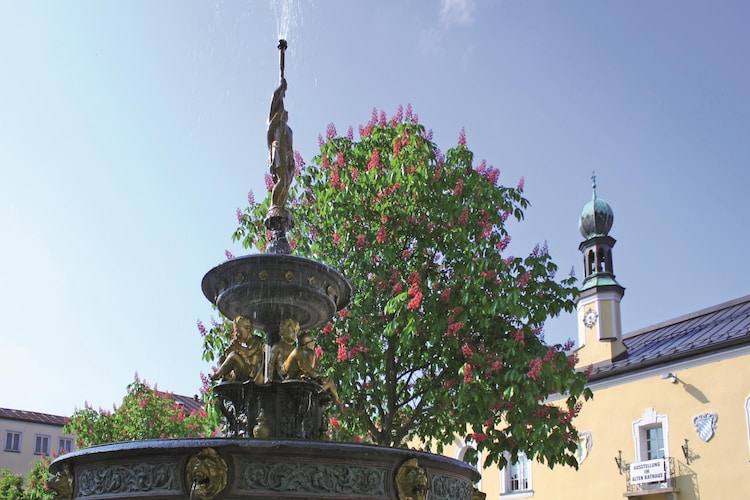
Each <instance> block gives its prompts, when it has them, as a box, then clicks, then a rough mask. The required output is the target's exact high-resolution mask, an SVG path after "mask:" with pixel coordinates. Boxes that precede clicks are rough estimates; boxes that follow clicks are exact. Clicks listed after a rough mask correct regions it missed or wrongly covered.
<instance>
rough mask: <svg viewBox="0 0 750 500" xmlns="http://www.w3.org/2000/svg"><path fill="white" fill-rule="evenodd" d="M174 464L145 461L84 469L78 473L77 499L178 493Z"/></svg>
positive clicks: (177, 476) (175, 465) (175, 466)
mask: <svg viewBox="0 0 750 500" xmlns="http://www.w3.org/2000/svg"><path fill="white" fill-rule="evenodd" d="M178 478H179V473H178V471H177V464H176V463H175V462H150V463H149V462H142V463H134V464H123V465H109V466H103V467H88V468H85V467H84V468H82V469H81V470H80V471H78V472H77V477H76V480H77V486H78V494H77V495H76V498H86V497H94V496H104V495H109V496H110V497H112V498H114V497H116V496H118V495H129V494H133V493H149V494H152V495H153V494H157V493H166V492H179V491H180V485H179V481H178Z"/></svg>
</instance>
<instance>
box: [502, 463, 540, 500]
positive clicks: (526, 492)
mask: <svg viewBox="0 0 750 500" xmlns="http://www.w3.org/2000/svg"><path fill="white" fill-rule="evenodd" d="M505 458H506V459H507V460H508V464H507V465H506V466H505V467H503V468H502V469H500V496H501V498H503V499H506V498H525V497H530V496H533V495H534V489H533V483H532V476H533V474H532V470H531V469H532V468H531V460H529V458H528V457H527V456H526V454H525V453H523V452H519V453H518V462H516V463H515V464H514V465H511V463H510V453H507V452H506V453H505ZM519 466H521V467H523V468H524V469H525V470H526V472H527V474H526V476H527V477H526V486H527V487H526V488H524V489H518V490H513V489H511V488H512V476H511V475H512V474H513V470H514V469H516V468H517V467H519Z"/></svg>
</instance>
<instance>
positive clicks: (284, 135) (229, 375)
mask: <svg viewBox="0 0 750 500" xmlns="http://www.w3.org/2000/svg"><path fill="white" fill-rule="evenodd" d="M286 48H287V44H286V41H284V40H280V42H279V46H278V49H279V58H280V64H279V66H280V75H281V78H280V80H281V81H280V85H279V87H278V88H277V89H276V91H275V92H274V94H273V98H272V102H271V111H270V114H269V122H268V135H267V139H268V148H269V160H268V163H269V168H270V171H271V174H272V177H273V180H274V187H273V190H272V192H271V197H272V198H271V206H270V209H269V211H268V214H267V217H266V219H265V225H266V228H267V229H268V230H269V231H270V232H271V234H272V237H271V241H270V242H269V244H268V245H267V250H266V253H263V254H254V255H247V256H244V257H238V258H234V259H232V260H228V261H226V262H224V263H222V264H220V265H218V266H216V267H215V268H213V269H212V270H210V271H209V272H208V273H207V274H206V275H205V276H204V278H203V282H202V289H203V293H204V295H205V296H206V297H207V298H208V299H209V300H210V301H211V302H212V303H213V304H215V305H216V306H217V307H218V309H219V311H221V313H222V314H223V315H224V316H226V317H227V318H232V319H234V320H235V331H236V337H237V339H235V341H233V343H232V344H231V345H230V347H229V349H227V353H225V356H224V357H223V358H222V359H221V361H222V365H221V367H220V368H219V371H218V372H217V373H216V375H215V376H214V378H215V379H217V380H220V382H219V383H218V384H217V385H216V386H215V388H214V392H215V395H216V397H217V400H218V402H219V403H218V407H219V410H220V411H221V413H222V414H223V416H224V418H225V427H224V435H225V437H223V438H211V439H208V438H206V439H163V440H146V441H133V442H127V443H114V444H108V445H102V446H95V447H91V448H87V449H82V450H77V451H75V452H72V453H69V454H67V455H63V456H61V457H59V458H57V459H56V460H54V461H53V462H52V463H51V464H50V473H51V474H52V477H51V478H50V480H49V482H48V484H49V486H50V488H51V489H52V490H53V491H55V492H56V494H57V498H60V499H66V500H67V499H73V498H76V499H79V498H89V499H97V500H98V499H144V498H159V499H168V498H189V499H199V500H212V499H240V498H254V499H264V498H273V499H354V500H358V499H361V500H365V499H370V500H376V499H377V500H379V499H398V500H427V499H429V500H471V499H472V498H478V497H483V496H482V495H481V494H479V493H477V492H476V490H475V489H474V488H473V484H474V483H475V482H476V481H477V480H478V479H479V474H478V473H477V471H476V470H475V469H473V468H472V467H470V466H468V465H467V464H464V463H463V462H460V461H457V460H453V459H449V458H446V457H443V456H439V455H433V454H430V453H426V452H420V451H414V450H409V449H397V448H386V447H379V446H373V445H365V444H355V443H337V442H330V441H327V434H328V432H327V431H328V426H327V422H328V419H327V417H326V412H327V411H328V409H329V408H330V407H331V406H332V405H333V404H337V405H339V406H340V407H342V408H343V407H344V403H342V402H341V401H339V399H338V394H337V392H336V388H335V383H334V382H333V381H331V380H328V379H327V378H325V377H323V376H322V375H321V374H319V373H318V372H317V371H316V370H315V368H314V363H313V362H312V359H311V357H310V354H311V353H312V348H311V346H314V339H313V338H312V335H311V334H310V333H309V331H310V330H314V329H316V328H319V327H320V326H322V325H324V324H325V323H327V322H328V321H330V320H331V318H332V317H333V315H334V314H335V313H336V311H338V310H340V309H342V308H343V307H346V305H347V304H348V303H349V300H350V298H351V296H352V288H351V285H350V284H349V282H348V280H347V279H346V278H345V277H344V276H343V275H341V273H339V272H338V271H337V270H336V269H333V268H332V267H330V266H328V265H326V264H324V263H321V262H316V261H313V260H310V259H306V258H303V257H298V256H295V255H292V252H291V248H290V245H289V243H288V241H287V238H286V234H287V231H288V230H290V229H291V228H293V227H294V220H293V217H292V214H291V212H290V211H289V210H288V209H287V208H286V198H287V192H288V189H289V186H290V184H291V182H292V180H293V175H294V158H293V149H292V130H291V129H290V128H289V125H288V123H287V121H288V114H287V111H286V109H285V107H284V96H285V93H286V90H287V82H286V79H285V77H284V57H285V51H286ZM255 329H257V330H261V331H263V332H264V333H265V337H266V338H265V342H264V341H263V339H262V338H261V337H260V336H258V335H256V334H254V333H253V330H255ZM473 495H474V496H473Z"/></svg>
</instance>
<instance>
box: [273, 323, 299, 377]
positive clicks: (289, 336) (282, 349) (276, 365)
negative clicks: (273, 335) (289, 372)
mask: <svg viewBox="0 0 750 500" xmlns="http://www.w3.org/2000/svg"><path fill="white" fill-rule="evenodd" d="M298 333H299V322H298V321H296V320H293V319H292V318H287V319H285V320H284V321H282V322H281V325H279V336H280V337H281V338H280V339H279V341H278V342H276V344H275V345H274V346H273V349H271V360H270V361H269V370H268V377H269V378H270V379H272V380H284V379H286V378H287V376H286V371H285V370H284V362H285V361H286V359H287V358H288V357H289V355H290V354H291V353H292V351H293V350H294V349H295V348H296V346H297V334H298Z"/></svg>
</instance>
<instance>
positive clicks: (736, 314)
mask: <svg viewBox="0 0 750 500" xmlns="http://www.w3.org/2000/svg"><path fill="white" fill-rule="evenodd" d="M623 342H624V343H625V347H626V348H627V352H625V353H624V354H622V355H621V356H619V357H617V358H615V359H614V360H613V362H611V363H610V362H605V363H599V364H596V365H594V366H593V370H592V372H591V376H590V377H589V380H591V381H594V380H601V379H605V378H609V377H613V376H616V375H619V374H623V373H627V372H633V371H638V370H641V369H644V368H648V367H652V366H658V365H662V364H667V363H671V362H674V361H677V360H684V359H690V358H695V357H699V356H701V355H704V354H708V353H715V352H720V351H722V350H726V349H730V348H733V347H738V346H743V345H750V295H746V296H744V297H740V298H738V299H735V300H732V301H729V302H725V303H723V304H719V305H717V306H714V307H710V308H708V309H703V310H701V311H696V312H694V313H691V314H688V315H686V316H682V317H679V318H676V319H673V320H670V321H665V322H664V323H660V324H658V325H654V326H650V327H647V328H643V329H641V330H636V331H635V332H632V333H630V334H628V335H626V336H625V338H624V339H623Z"/></svg>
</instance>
